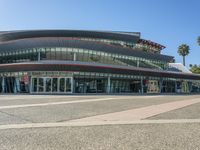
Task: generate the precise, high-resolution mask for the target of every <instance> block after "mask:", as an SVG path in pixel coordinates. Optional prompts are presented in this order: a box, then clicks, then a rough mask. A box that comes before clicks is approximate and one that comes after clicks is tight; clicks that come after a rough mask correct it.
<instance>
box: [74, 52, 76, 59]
mask: <svg viewBox="0 0 200 150" xmlns="http://www.w3.org/2000/svg"><path fill="white" fill-rule="evenodd" d="M74 61H76V53H74Z"/></svg>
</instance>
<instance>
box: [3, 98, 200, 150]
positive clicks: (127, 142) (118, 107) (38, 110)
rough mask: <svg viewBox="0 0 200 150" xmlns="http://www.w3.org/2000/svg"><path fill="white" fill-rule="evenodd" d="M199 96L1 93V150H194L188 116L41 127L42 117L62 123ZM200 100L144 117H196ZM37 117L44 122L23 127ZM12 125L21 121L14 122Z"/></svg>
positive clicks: (197, 130)
mask: <svg viewBox="0 0 200 150" xmlns="http://www.w3.org/2000/svg"><path fill="white" fill-rule="evenodd" d="M198 98H200V95H192V96H186V95H182V96H177V95H174V96H169V95H168V96H164V95H161V96H130V95H129V96H120V95H119V96H108V95H100V96H94V95H93V96H45V95H34V96H33V95H17V96H12V95H0V150H1V149H2V150H11V149H12V150H15V149H16V150H23V149H27V150H30V149H33V150H37V149H38V150H40V149H41V150H44V149H52V150H53V149H69V150H78V149H81V150H89V149H91V150H93V149H94V150H113V149H117V150H129V149H130V150H133V149H148V150H151V149H152V150H156V149H159V150H160V149H169V150H171V149H173V150H174V149H180V150H184V149H186V150H188V149H192V150H195V149H198V150H199V149H200V143H199V140H200V123H199V122H196V123H194V122H193V123H192V122H191V123H190V120H189V121H188V122H187V123H162V124H158V123H146V124H131V123H130V124H129V123H128V124H121V125H120V124H118V123H116V124H112V125H94V126H91V125H90V126H89V125H88V126H87V125H84V126H80V125H79V126H63V127H58V126H53V127H48V126H46V127H45V124H46V123H47V124H48V123H63V122H64V123H65V122H66V123H67V122H68V121H71V120H75V119H79V118H85V117H90V116H97V115H102V114H109V113H114V112H121V111H125V110H129V109H137V108H143V107H147V106H152V105H159V104H164V103H170V102H174V101H183V100H190V99H198ZM199 106H200V104H199V103H197V104H193V105H190V106H187V107H184V108H181V109H177V110H173V111H169V112H165V113H162V114H159V115H156V116H152V117H150V118H146V119H145V120H162V119H165V120H170V119H197V120H199V119H200V115H199V114H200V109H199V108H200V107H199ZM37 123H41V124H42V125H43V124H44V126H43V127H37V128H35V127H31V128H26V127H24V128H23V125H26V124H33V125H34V124H37ZM11 125H16V128H12V129H10V128H9V127H10V126H11ZM17 125H22V127H21V128H17V127H18V126H17ZM1 126H5V129H3V128H1ZM7 127H8V128H7Z"/></svg>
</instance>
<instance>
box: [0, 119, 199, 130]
mask: <svg viewBox="0 0 200 150" xmlns="http://www.w3.org/2000/svg"><path fill="white" fill-rule="evenodd" d="M178 123H200V119H174V120H135V121H91V122H70V121H68V122H59V123H27V124H9V125H0V130H6V129H29V128H57V127H84V126H101V125H137V124H178Z"/></svg>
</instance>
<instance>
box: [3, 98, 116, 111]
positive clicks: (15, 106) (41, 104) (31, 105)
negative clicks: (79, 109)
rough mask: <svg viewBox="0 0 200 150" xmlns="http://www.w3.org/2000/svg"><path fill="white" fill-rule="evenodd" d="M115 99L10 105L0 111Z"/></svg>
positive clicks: (102, 99)
mask: <svg viewBox="0 0 200 150" xmlns="http://www.w3.org/2000/svg"><path fill="white" fill-rule="evenodd" d="M113 99H115V98H98V99H88V100H85V99H84V100H75V101H67V102H50V103H37V104H24V105H10V106H0V110H1V109H11V108H24V107H38V106H49V105H62V104H75V103H87V102H97V101H109V100H113Z"/></svg>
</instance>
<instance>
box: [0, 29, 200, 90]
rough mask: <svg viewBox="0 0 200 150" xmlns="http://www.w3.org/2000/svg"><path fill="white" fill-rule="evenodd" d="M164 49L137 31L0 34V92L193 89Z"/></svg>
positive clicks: (199, 78)
mask: <svg viewBox="0 0 200 150" xmlns="http://www.w3.org/2000/svg"><path fill="white" fill-rule="evenodd" d="M164 48H165V47H164V46H162V45H160V44H158V43H155V42H152V41H149V40H144V39H142V38H141V35H140V33H138V32H107V31H106V32H104V31H83V30H31V31H4V32H0V93H31V94H70V93H141V94H143V93H197V92H200V75H196V74H192V73H190V72H187V71H184V69H185V68H184V67H183V66H181V65H179V67H177V65H173V64H174V61H175V60H174V57H172V56H167V55H163V54H161V51H162V50H163V49H164Z"/></svg>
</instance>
